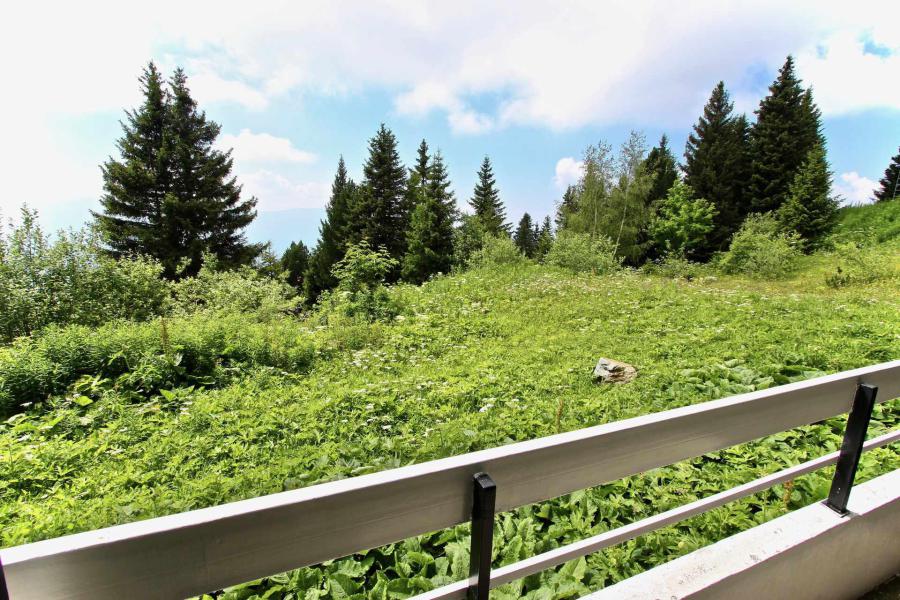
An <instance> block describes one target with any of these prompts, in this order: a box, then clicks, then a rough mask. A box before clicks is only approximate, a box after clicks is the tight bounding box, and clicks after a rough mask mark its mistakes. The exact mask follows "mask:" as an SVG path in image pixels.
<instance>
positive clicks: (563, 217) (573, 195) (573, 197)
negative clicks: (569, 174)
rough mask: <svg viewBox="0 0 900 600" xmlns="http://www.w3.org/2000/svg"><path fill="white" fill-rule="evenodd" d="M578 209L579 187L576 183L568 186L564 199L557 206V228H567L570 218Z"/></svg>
mask: <svg viewBox="0 0 900 600" xmlns="http://www.w3.org/2000/svg"><path fill="white" fill-rule="evenodd" d="M576 210H578V189H577V188H576V187H575V186H574V185H569V186H566V191H565V192H563V197H562V200H560V201H559V205H558V206H557V207H556V227H557V229H565V228H566V227H567V226H568V222H569V218H570V217H571V215H572V214H573V213H574V212H575V211H576Z"/></svg>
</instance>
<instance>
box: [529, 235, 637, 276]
mask: <svg viewBox="0 0 900 600" xmlns="http://www.w3.org/2000/svg"><path fill="white" fill-rule="evenodd" d="M544 262H545V263H546V264H548V265H553V266H555V267H561V268H563V269H569V270H571V271H575V272H591V273H596V274H604V273H610V272H612V271H615V270H616V269H618V268H620V267H621V265H622V259H621V258H618V257H617V256H616V253H615V244H614V243H613V241H612V240H610V239H609V238H605V237H602V236H600V237H597V238H591V236H590V235H588V234H586V233H575V232H572V231H566V230H563V231H561V232H559V235H558V236H557V237H556V240H554V242H553V245H552V246H551V247H550V251H549V252H548V253H547V257H546V258H545V259H544Z"/></svg>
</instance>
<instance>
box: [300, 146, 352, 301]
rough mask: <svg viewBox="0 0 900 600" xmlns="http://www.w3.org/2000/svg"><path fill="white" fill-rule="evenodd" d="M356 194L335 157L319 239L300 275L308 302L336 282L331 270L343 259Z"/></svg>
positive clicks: (344, 166) (340, 160)
mask: <svg viewBox="0 0 900 600" xmlns="http://www.w3.org/2000/svg"><path fill="white" fill-rule="evenodd" d="M356 195H357V194H356V184H354V183H353V180H352V179H350V177H349V175H348V174H347V165H346V164H345V163H344V157H343V156H342V157H340V159H338V166H337V172H336V173H335V175H334V181H333V182H332V184H331V198H330V199H329V200H328V205H327V206H326V207H325V218H324V219H323V220H322V223H321V224H320V225H319V242H318V244H316V248H315V250H314V251H313V253H312V256H310V259H309V268H308V269H307V272H306V275H305V277H304V282H303V291H304V294H305V295H306V298H307V301H308V302H314V301H315V300H316V299H317V298H318V297H319V295H320V294H321V293H322V292H323V291H325V290H328V289H331V288H333V287H334V286H336V285H337V278H335V276H334V275H333V274H332V272H331V269H332V267H334V265H335V264H337V262H338V261H339V260H341V259H342V258H344V251H345V250H346V249H347V242H348V235H349V226H350V222H351V218H352V215H353V213H354V207H353V202H354V200H355V198H356Z"/></svg>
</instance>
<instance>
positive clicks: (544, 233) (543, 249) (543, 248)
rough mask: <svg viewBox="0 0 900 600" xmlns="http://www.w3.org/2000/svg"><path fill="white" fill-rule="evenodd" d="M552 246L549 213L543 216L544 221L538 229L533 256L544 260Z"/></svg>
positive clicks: (551, 228)
mask: <svg viewBox="0 0 900 600" xmlns="http://www.w3.org/2000/svg"><path fill="white" fill-rule="evenodd" d="M552 246H553V227H552V226H551V224H550V215H547V216H546V217H544V222H543V223H542V224H541V228H540V230H539V231H538V236H537V247H536V248H535V258H536V259H538V260H541V261H542V260H544V257H545V256H547V253H548V252H550V248H551V247H552Z"/></svg>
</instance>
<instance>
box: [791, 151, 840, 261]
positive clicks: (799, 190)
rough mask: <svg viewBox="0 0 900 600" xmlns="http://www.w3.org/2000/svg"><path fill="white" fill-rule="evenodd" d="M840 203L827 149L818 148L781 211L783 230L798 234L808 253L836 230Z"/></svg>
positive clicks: (802, 168) (807, 160)
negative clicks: (833, 194)
mask: <svg viewBox="0 0 900 600" xmlns="http://www.w3.org/2000/svg"><path fill="white" fill-rule="evenodd" d="M837 209H838V204H837V201H836V200H835V199H834V198H832V197H831V173H830V172H829V170H828V161H827V160H826V159H825V148H823V147H822V145H821V144H816V145H815V146H814V147H813V149H812V150H810V151H809V154H808V155H807V157H806V160H805V161H804V162H803V164H802V165H801V166H800V170H799V171H798V172H797V175H796V176H795V177H794V180H793V181H792V182H791V186H790V188H789V189H788V197H787V200H785V202H784V204H782V205H781V207H780V208H779V209H778V212H777V216H778V220H779V222H780V223H781V225H782V227H784V228H785V229H790V230H794V231H796V232H797V233H798V234H799V235H800V237H801V238H802V239H803V240H804V245H805V247H806V248H807V249H811V248H815V247H816V246H818V245H819V243H820V242H821V241H822V239H823V238H824V237H825V235H827V234H828V233H829V232H830V231H831V229H832V227H834V223H835V220H836V218H837Z"/></svg>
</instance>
